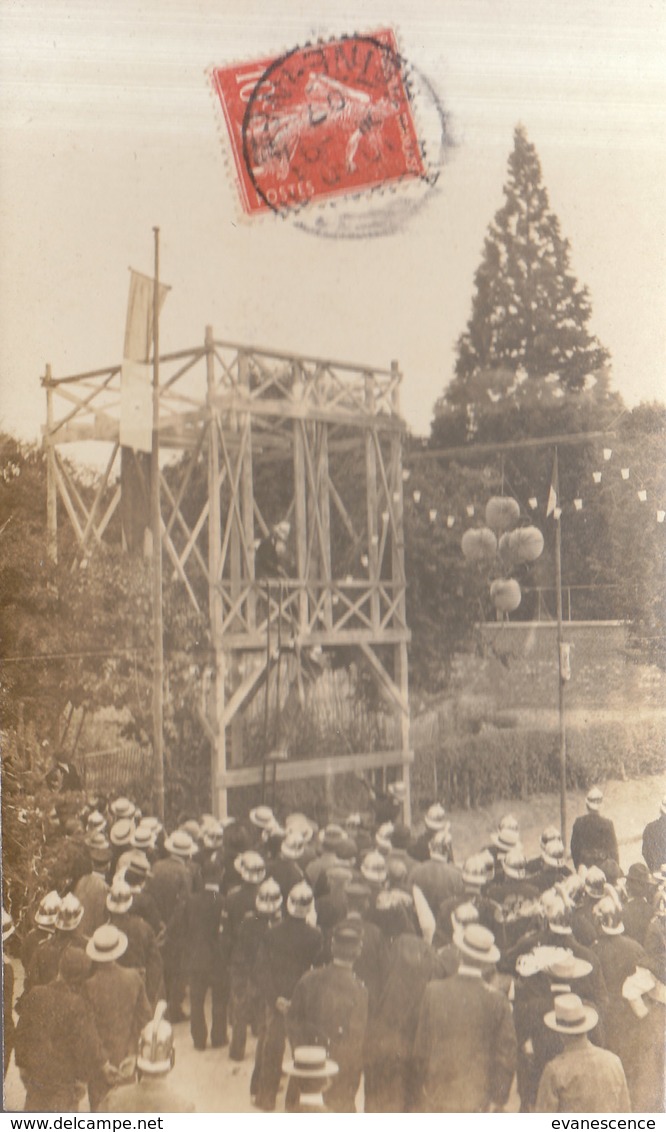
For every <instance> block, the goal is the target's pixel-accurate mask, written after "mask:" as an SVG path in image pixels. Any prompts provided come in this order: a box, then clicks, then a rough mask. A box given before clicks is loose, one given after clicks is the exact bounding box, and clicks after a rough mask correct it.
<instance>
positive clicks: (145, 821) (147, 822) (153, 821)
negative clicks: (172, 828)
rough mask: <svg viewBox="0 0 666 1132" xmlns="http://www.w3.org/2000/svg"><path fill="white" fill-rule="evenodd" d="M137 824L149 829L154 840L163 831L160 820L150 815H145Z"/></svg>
mask: <svg viewBox="0 0 666 1132" xmlns="http://www.w3.org/2000/svg"><path fill="white" fill-rule="evenodd" d="M139 824H140V825H142V826H145V827H146V829H149V830H150V831H151V833H152V834H153V836H154V837H155V838H157V837H158V835H159V834H160V833H161V832H162V830H163V829H164V826H163V825H162V822H161V821H160V819H159V818H156V817H154V816H153V815H152V814H146V816H145V817H143V818H141V821H140V823H139Z"/></svg>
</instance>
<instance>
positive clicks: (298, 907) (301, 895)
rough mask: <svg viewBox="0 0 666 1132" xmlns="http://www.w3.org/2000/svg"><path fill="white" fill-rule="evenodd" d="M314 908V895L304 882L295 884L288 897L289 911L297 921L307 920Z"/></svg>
mask: <svg viewBox="0 0 666 1132" xmlns="http://www.w3.org/2000/svg"><path fill="white" fill-rule="evenodd" d="M313 908H314V894H313V892H312V889H311V888H310V885H309V884H306V882H305V881H304V880H301V881H299V882H298V884H295V885H294V887H293V888H292V890H291V892H290V893H289V896H288V897H287V911H288V913H289V915H290V916H293V918H294V919H295V920H306V919H307V917H308V916H309V915H310V913H311V911H312V909H313Z"/></svg>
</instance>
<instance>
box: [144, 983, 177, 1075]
mask: <svg viewBox="0 0 666 1132" xmlns="http://www.w3.org/2000/svg"><path fill="white" fill-rule="evenodd" d="M166 1009H167V1004H166V1002H164V1001H161V1002H158V1004H157V1007H156V1008H155V1014H154V1016H153V1018H152V1020H151V1021H150V1022H149V1023H148V1025H147V1026H144V1028H143V1030H142V1031H141V1037H140V1038H139V1051H138V1054H137V1058H136V1067H137V1069H140V1070H141V1072H142V1073H145V1074H148V1075H149V1076H150V1075H151V1074H152V1075H154V1076H159V1075H161V1074H163V1073H168V1072H169V1070H170V1069H172V1068H173V1064H174V1060H175V1051H174V1048H173V1030H172V1028H171V1025H170V1024H169V1022H167V1020H166V1018H165V1017H164V1015H165V1014H166Z"/></svg>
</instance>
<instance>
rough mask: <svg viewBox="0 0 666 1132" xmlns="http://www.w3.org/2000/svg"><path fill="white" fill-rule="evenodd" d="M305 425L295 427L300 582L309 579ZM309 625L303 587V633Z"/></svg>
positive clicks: (300, 622)
mask: <svg viewBox="0 0 666 1132" xmlns="http://www.w3.org/2000/svg"><path fill="white" fill-rule="evenodd" d="M304 432H305V429H304V425H303V422H302V421H300V420H295V421H294V425H293V436H294V518H295V524H296V532H295V535H296V576H297V580H298V581H299V582H305V581H306V578H307V555H308V544H307V508H306V500H305V453H304V446H305V444H306V443H307V437H305V436H304ZM307 624H308V595H307V590H306V588H305V586H303V588H302V590H301V593H300V597H299V602H298V626H299V631H300V632H301V633H303V632H305V631H306V629H307Z"/></svg>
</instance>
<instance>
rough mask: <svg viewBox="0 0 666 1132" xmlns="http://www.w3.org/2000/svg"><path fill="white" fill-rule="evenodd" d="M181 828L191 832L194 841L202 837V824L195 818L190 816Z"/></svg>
mask: <svg viewBox="0 0 666 1132" xmlns="http://www.w3.org/2000/svg"><path fill="white" fill-rule="evenodd" d="M180 828H181V829H184V830H185V833H189V835H190V837H191V838H192V840H193V841H198V840H199V838H200V837H201V826H200V825H199V822H198V821H196V819H195V818H188V819H187V821H184V822H183V824H182V825H181V827H180Z"/></svg>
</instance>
